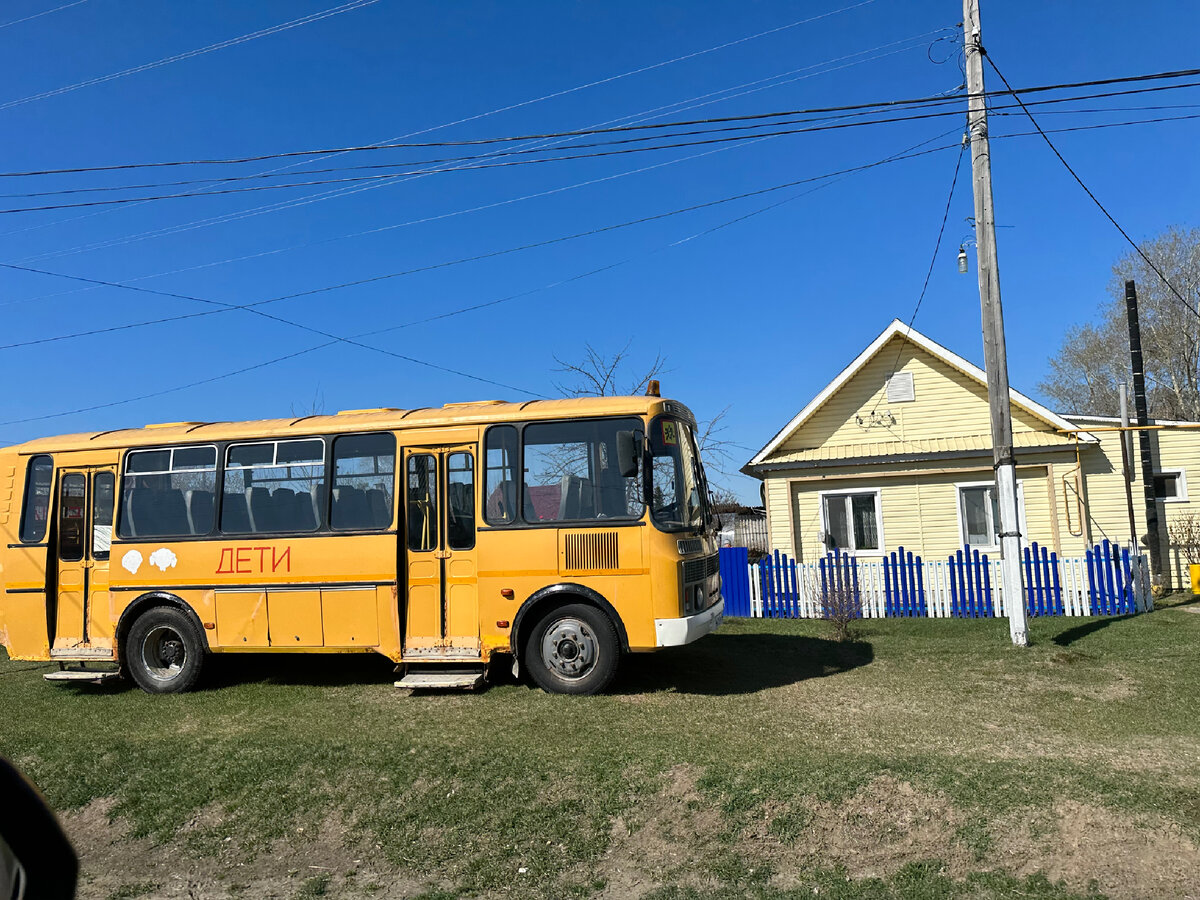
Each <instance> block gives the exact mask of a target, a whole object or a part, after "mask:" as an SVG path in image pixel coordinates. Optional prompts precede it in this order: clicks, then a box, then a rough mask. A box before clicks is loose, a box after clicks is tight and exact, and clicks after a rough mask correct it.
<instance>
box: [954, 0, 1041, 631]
mask: <svg viewBox="0 0 1200 900" xmlns="http://www.w3.org/2000/svg"><path fill="white" fill-rule="evenodd" d="M963 49H964V51H965V53H966V58H967V96H968V108H967V128H968V136H969V138H970V141H971V172H972V174H973V176H974V188H975V246H976V250H977V251H978V257H979V259H978V261H979V303H980V307H981V308H982V312H983V359H984V369H985V370H986V371H987V384H988V404H989V405H990V407H991V414H992V460H993V468H994V469H995V470H996V493H997V494H998V495H999V496H998V497H997V499H998V501H999V507H1000V586H1001V589H1002V590H1003V591H1004V605H1005V608H1006V609H1007V610H1008V630H1009V633H1010V634H1011V635H1012V642H1013V643H1014V644H1016V645H1017V646H1018V647H1025V646H1028V644H1029V629H1028V627H1027V626H1026V624H1025V594H1024V591H1022V589H1021V559H1020V553H1021V533H1020V531H1019V522H1020V519H1019V518H1018V515H1017V466H1016V460H1015V458H1014V456H1013V443H1012V410H1011V409H1010V406H1009V393H1008V359H1007V357H1006V355H1005V352H1004V312H1003V310H1002V309H1001V306H1000V270H999V268H998V267H997V262H996V216H995V211H994V210H993V208H992V157H991V150H990V149H989V147H988V126H987V104H986V102H985V98H984V87H983V44H982V41H981V39H980V27H979V0H963Z"/></svg>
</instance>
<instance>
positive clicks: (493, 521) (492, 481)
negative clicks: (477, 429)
mask: <svg viewBox="0 0 1200 900" xmlns="http://www.w3.org/2000/svg"><path fill="white" fill-rule="evenodd" d="M484 453H485V461H486V465H485V467H484V473H483V496H484V510H483V517H484V519H485V520H486V521H487V522H488V524H490V525H509V524H511V523H512V522H513V521H514V520H515V519H516V517H517V429H515V428H514V427H513V426H511V425H497V426H495V427H493V428H489V429H488V433H487V441H486V446H485V450H484Z"/></svg>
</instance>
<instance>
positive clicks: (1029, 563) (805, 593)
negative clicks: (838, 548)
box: [720, 541, 1154, 619]
mask: <svg viewBox="0 0 1200 900" xmlns="http://www.w3.org/2000/svg"><path fill="white" fill-rule="evenodd" d="M1021 563H1022V582H1023V584H1024V594H1025V610H1026V612H1027V613H1028V614H1029V615H1031V616H1110V615H1127V614H1130V613H1137V612H1145V611H1147V610H1149V609H1152V608H1153V604H1154V600H1153V597H1152V595H1151V593H1150V572H1149V565H1148V563H1147V560H1146V557H1145V556H1144V555H1141V554H1137V553H1131V552H1130V549H1129V548H1128V547H1122V546H1120V545H1117V544H1113V543H1111V542H1109V541H1103V542H1102V543H1100V544H1096V545H1095V546H1094V547H1092V548H1091V549H1090V550H1088V551H1087V553H1086V554H1085V555H1084V556H1081V557H1059V556H1058V554H1056V553H1053V552H1049V551H1048V550H1047V549H1046V548H1045V547H1041V546H1039V545H1038V544H1037V543H1033V544H1031V545H1029V546H1027V547H1025V548H1024V549H1023V552H1022V561H1021ZM720 570H721V592H722V594H723V595H724V597H725V614H726V615H728V616H753V617H756V618H757V617H762V618H789V619H797V618H800V619H809V618H822V617H823V615H824V609H825V600H826V598H829V597H830V596H831V595H833V594H834V593H835V592H840V596H842V597H850V598H852V601H853V605H855V606H858V605H861V609H862V613H861V615H862V616H863V617H864V618H884V617H906V616H927V617H934V618H949V617H958V618H980V617H993V616H1006V615H1008V611H1007V610H1008V606H1007V598H1006V597H1005V596H1004V591H1003V590H1002V589H1001V580H1000V560H999V559H990V558H989V557H988V554H986V553H980V552H979V550H977V549H974V550H973V549H971V548H969V547H964V548H963V549H962V550H958V551H956V552H955V553H954V554H952V555H950V556H949V557H948V558H947V559H946V560H945V561H943V560H931V561H929V562H925V561H923V560H922V559H921V557H920V556H917V555H916V554H914V553H912V552H911V551H906V550H905V549H904V548H903V547H899V548H897V549H896V550H894V551H892V552H891V553H888V554H886V555H884V556H883V558H882V559H879V558H873V559H870V560H866V559H857V558H855V557H854V556H851V555H850V554H847V553H841V552H834V553H831V554H829V555H827V556H826V557H825V558H824V559H820V560H818V561H817V562H815V563H798V562H796V561H795V560H793V559H790V558H789V557H788V556H787V554H784V553H780V552H779V551H778V550H776V551H775V553H774V554H773V555H771V556H767V557H764V558H763V559H762V560H760V561H759V562H756V563H751V562H750V561H749V557H748V554H747V550H746V548H744V547H723V548H722V549H721V555H720Z"/></svg>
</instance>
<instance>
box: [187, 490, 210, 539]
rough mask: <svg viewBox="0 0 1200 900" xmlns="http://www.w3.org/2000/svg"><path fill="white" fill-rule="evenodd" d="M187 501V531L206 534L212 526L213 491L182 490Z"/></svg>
mask: <svg viewBox="0 0 1200 900" xmlns="http://www.w3.org/2000/svg"><path fill="white" fill-rule="evenodd" d="M183 498H184V500H186V501H187V516H188V531H189V533H190V534H208V533H209V532H210V531H212V526H213V492H212V491H184V492H183Z"/></svg>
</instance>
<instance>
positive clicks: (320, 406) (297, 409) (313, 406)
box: [292, 385, 325, 419]
mask: <svg viewBox="0 0 1200 900" xmlns="http://www.w3.org/2000/svg"><path fill="white" fill-rule="evenodd" d="M323 415H325V392H324V391H323V390H321V386H320V385H317V386H316V387H315V388H314V389H313V395H312V399H311V400H310V401H308V402H307V403H300V404H297V403H296V402H295V401H292V417H293V418H296V419H299V418H302V417H304V416H323Z"/></svg>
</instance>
